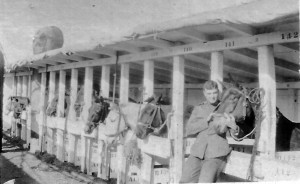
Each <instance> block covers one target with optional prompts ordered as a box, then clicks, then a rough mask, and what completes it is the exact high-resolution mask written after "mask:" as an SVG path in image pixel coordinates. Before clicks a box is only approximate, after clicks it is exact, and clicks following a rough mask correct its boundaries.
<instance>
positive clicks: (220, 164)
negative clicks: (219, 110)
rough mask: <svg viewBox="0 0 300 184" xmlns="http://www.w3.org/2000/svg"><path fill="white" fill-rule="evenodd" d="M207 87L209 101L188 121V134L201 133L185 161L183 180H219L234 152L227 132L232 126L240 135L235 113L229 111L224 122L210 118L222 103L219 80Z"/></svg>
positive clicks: (198, 134)
mask: <svg viewBox="0 0 300 184" xmlns="http://www.w3.org/2000/svg"><path fill="white" fill-rule="evenodd" d="M203 88H204V89H203V93H204V96H205V98H206V101H205V102H203V103H202V104H200V105H199V106H196V107H195V109H194V110H193V112H192V115H191V117H190V119H189V120H188V122H187V128H186V133H187V136H197V139H196V141H195V143H194V145H193V146H192V148H191V154H190V156H189V158H188V159H187V160H186V162H185V165H184V168H183V173H182V177H181V180H180V183H197V182H203V183H212V182H216V180H217V177H218V175H219V174H220V173H221V171H222V169H223V168H224V166H225V164H226V157H227V155H228V154H229V153H230V151H231V149H230V148H229V145H228V142H227V139H226V132H227V131H228V130H229V129H230V131H231V133H233V134H237V133H238V131H239V127H238V126H237V125H236V124H235V119H234V117H233V116H232V115H228V114H225V116H224V117H223V118H221V120H220V121H210V119H211V114H212V113H213V111H214V110H215V108H216V107H217V105H218V104H219V98H218V97H219V90H218V85H217V83H216V82H215V81H207V82H205V83H204V87H203ZM229 127H231V128H229Z"/></svg>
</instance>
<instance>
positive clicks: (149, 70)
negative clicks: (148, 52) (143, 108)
mask: <svg viewBox="0 0 300 184" xmlns="http://www.w3.org/2000/svg"><path fill="white" fill-rule="evenodd" d="M153 94H154V62H153V61H151V60H146V61H144V94H143V100H145V99H147V98H148V97H150V96H152V95H153Z"/></svg>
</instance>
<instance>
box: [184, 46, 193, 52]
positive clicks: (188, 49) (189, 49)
mask: <svg viewBox="0 0 300 184" xmlns="http://www.w3.org/2000/svg"><path fill="white" fill-rule="evenodd" d="M192 50H193V47H184V48H183V52H190V51H192Z"/></svg>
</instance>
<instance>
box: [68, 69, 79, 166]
mask: <svg viewBox="0 0 300 184" xmlns="http://www.w3.org/2000/svg"><path fill="white" fill-rule="evenodd" d="M77 89H78V69H72V73H71V94H70V108H69V115H68V119H69V120H71V121H68V123H72V122H74V121H75V120H76V113H75V110H74V104H75V101H76V97H77ZM68 135H69V145H68V162H70V163H75V155H76V154H75V153H76V147H77V145H76V144H75V143H76V137H75V135H73V134H71V133H69V134H68Z"/></svg>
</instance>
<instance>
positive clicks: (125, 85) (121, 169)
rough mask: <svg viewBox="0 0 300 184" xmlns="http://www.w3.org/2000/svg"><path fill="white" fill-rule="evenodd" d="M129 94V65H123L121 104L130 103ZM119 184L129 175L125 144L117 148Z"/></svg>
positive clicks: (122, 183) (124, 181) (123, 182)
mask: <svg viewBox="0 0 300 184" xmlns="http://www.w3.org/2000/svg"><path fill="white" fill-rule="evenodd" d="M128 94H129V64H122V65H121V79H120V104H126V103H128ZM117 160H118V168H117V184H125V183H126V175H127V169H126V168H127V162H126V157H125V156H124V145H123V143H121V144H119V145H118V147H117Z"/></svg>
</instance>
